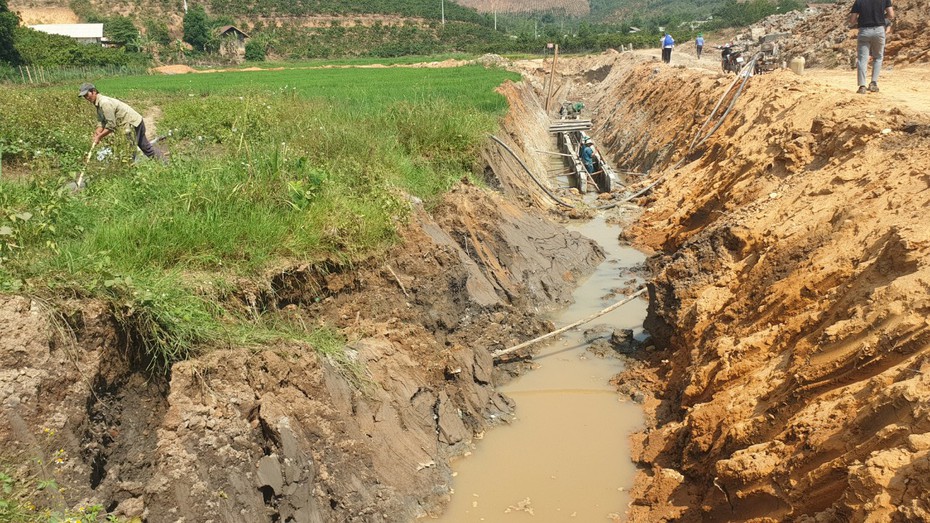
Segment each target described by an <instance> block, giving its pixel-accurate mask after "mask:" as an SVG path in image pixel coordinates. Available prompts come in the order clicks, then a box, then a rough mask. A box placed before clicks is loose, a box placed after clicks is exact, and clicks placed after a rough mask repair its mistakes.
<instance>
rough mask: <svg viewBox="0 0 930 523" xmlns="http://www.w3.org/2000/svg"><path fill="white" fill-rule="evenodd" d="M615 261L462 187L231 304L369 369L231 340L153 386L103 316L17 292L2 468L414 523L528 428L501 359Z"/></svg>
mask: <svg viewBox="0 0 930 523" xmlns="http://www.w3.org/2000/svg"><path fill="white" fill-rule="evenodd" d="M414 205H416V204H414ZM602 259H603V253H602V252H601V251H600V249H599V248H597V246H596V245H595V244H593V243H592V242H591V241H590V240H587V239H584V238H582V237H580V236H579V235H578V234H577V233H569V232H567V231H565V230H564V229H562V228H561V227H559V226H556V225H553V224H551V223H549V222H548V221H546V220H544V219H543V218H542V217H541V216H539V215H537V214H533V213H527V212H525V211H523V210H521V209H520V208H518V207H516V206H515V205H513V204H511V203H509V202H508V201H506V200H504V199H502V198H500V197H499V196H496V195H494V194H492V193H490V192H488V191H486V190H482V189H478V188H475V187H472V186H469V185H463V186H461V187H460V188H459V189H457V190H455V191H453V192H452V193H451V194H449V195H448V198H447V200H446V201H445V202H444V203H443V204H442V205H441V206H439V208H437V209H434V210H433V211H432V212H431V213H429V214H427V213H426V212H424V211H423V210H422V209H421V210H415V212H414V215H413V219H412V221H411V223H410V224H409V226H408V227H406V228H405V229H404V230H403V242H402V244H401V245H399V246H398V247H397V248H395V249H393V250H392V251H391V252H388V253H385V254H384V256H383V257H379V258H378V259H377V260H372V261H371V262H370V263H368V264H364V265H363V266H360V267H355V268H351V269H350V268H346V267H340V266H338V265H333V264H329V265H326V266H294V267H286V268H284V269H282V270H278V271H275V272H273V273H271V274H269V275H268V278H267V280H266V281H264V282H248V283H243V284H242V285H241V286H240V289H238V290H236V291H235V292H234V293H233V294H232V295H231V296H229V297H227V298H226V299H227V300H228V303H226V305H227V306H230V307H242V308H243V309H244V310H247V309H249V308H252V309H262V310H265V311H266V313H273V314H280V315H287V316H290V317H291V318H292V320H293V321H294V322H297V323H301V322H302V323H304V324H307V325H315V324H317V323H321V322H322V323H326V324H328V325H335V326H337V327H339V328H340V330H341V331H342V332H343V333H344V334H345V335H346V337H347V338H348V339H349V340H350V343H349V347H348V355H349V357H350V358H351V360H352V361H354V362H355V364H356V365H357V367H356V368H358V369H360V372H357V373H355V372H351V370H347V368H346V367H344V366H338V365H336V364H335V360H331V359H330V358H327V357H321V356H319V355H318V353H317V352H316V351H315V350H313V348H311V347H308V346H306V345H304V344H300V343H296V342H283V341H282V342H273V343H268V344H266V345H262V346H249V347H240V346H229V345H223V346H217V347H212V348H210V350H208V351H206V352H205V354H204V355H202V356H199V357H196V358H193V359H191V360H189V361H185V362H183V363H179V364H176V365H175V366H174V367H173V368H172V369H170V372H169V373H167V374H158V373H156V374H152V373H151V372H150V371H149V370H147V368H146V367H147V363H148V362H147V361H146V359H145V357H144V354H141V353H139V352H138V351H137V347H136V346H135V344H134V343H133V337H132V336H131V333H125V332H121V331H120V329H119V328H118V326H117V325H116V324H115V323H114V322H113V321H112V318H111V316H110V314H109V312H108V310H107V308H106V307H105V306H104V305H103V304H100V303H96V302H91V301H73V302H59V303H56V304H54V305H52V304H48V303H44V302H39V301H35V300H31V299H29V298H25V297H20V296H0V320H2V321H0V362H2V364H3V365H2V368H3V370H2V371H0V405H2V408H0V448H2V449H3V453H2V456H0V458H2V463H3V464H4V465H5V467H7V470H10V471H11V472H13V473H14V477H16V478H33V480H34V481H44V480H47V479H52V478H54V480H55V481H56V483H57V485H58V488H55V489H46V490H44V491H42V492H41V493H36V492H34V493H33V494H35V495H36V496H37V498H34V499H35V501H37V502H40V503H41V504H42V505H45V506H49V507H52V508H55V509H62V508H65V507H75V506H77V505H79V504H97V503H99V504H102V505H103V506H104V507H105V508H106V509H107V510H108V511H111V512H112V513H114V514H117V515H119V516H125V517H134V516H142V517H144V519H145V521H149V522H161V521H165V522H167V521H172V522H174V521H181V520H187V521H211V520H212V521H229V522H233V521H236V522H238V521H296V522H302V521H307V522H327V521H329V522H346V521H359V522H362V521H364V522H372V521H397V522H406V521H410V520H412V519H413V518H414V517H416V516H418V515H422V514H425V513H427V512H429V511H432V510H435V509H436V508H437V507H439V506H441V504H442V503H443V502H444V500H445V498H446V496H447V495H448V493H449V489H450V485H449V484H450V479H451V475H450V474H451V472H450V469H449V467H448V464H447V460H448V458H449V457H450V456H452V455H454V454H456V453H458V452H461V451H462V450H463V449H464V448H465V447H466V445H467V443H469V442H470V441H471V439H472V437H473V435H474V434H475V433H478V432H481V431H483V430H485V429H486V428H488V427H489V426H491V425H493V424H496V423H499V422H501V421H502V420H506V419H509V416H510V414H511V410H512V405H511V403H510V402H509V400H507V399H506V398H504V397H502V396H500V395H499V394H497V393H496V392H495V391H494V388H493V383H494V381H495V372H496V371H495V369H494V366H493V364H492V361H491V358H490V351H491V350H494V349H499V348H504V347H506V346H509V345H511V344H515V343H516V342H519V341H523V340H525V339H527V338H528V337H530V336H533V335H536V334H538V333H540V332H541V331H543V330H545V329H546V328H547V327H548V325H546V324H545V323H544V322H542V321H541V320H539V319H538V316H537V314H538V312H539V311H540V310H546V309H547V308H552V307H557V306H561V305H564V304H565V303H567V302H568V301H569V300H571V289H572V288H573V286H574V282H575V280H576V279H577V278H579V277H580V276H581V275H583V274H585V273H587V272H590V271H591V270H592V269H593V267H594V266H596V265H597V264H598V263H599V262H600V261H601V260H602ZM53 311H59V312H53ZM37 464H38V465H37ZM36 484H37V483H36Z"/></svg>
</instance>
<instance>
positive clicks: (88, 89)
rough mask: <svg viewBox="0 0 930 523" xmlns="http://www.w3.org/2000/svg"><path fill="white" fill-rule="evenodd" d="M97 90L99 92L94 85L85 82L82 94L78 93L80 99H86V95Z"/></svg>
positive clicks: (82, 85) (82, 86)
mask: <svg viewBox="0 0 930 523" xmlns="http://www.w3.org/2000/svg"><path fill="white" fill-rule="evenodd" d="M96 90H97V88H96V87H94V84H92V83H87V82H84V83H82V84H81V90H80V92H78V98H84V95H85V94H87V93H89V92H91V91H96Z"/></svg>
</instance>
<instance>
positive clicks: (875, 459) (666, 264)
mask: <svg viewBox="0 0 930 523" xmlns="http://www.w3.org/2000/svg"><path fill="white" fill-rule="evenodd" d="M617 64H618V65H615V66H614V67H613V68H612V70H611V72H610V74H609V75H608V76H607V77H606V79H605V80H604V81H603V83H602V84H601V87H602V89H601V90H600V94H599V95H598V99H597V102H596V105H597V106H598V107H599V108H600V115H599V116H598V118H597V120H598V122H597V123H598V126H599V130H598V131H597V132H599V133H600V134H599V136H600V137H601V143H602V144H604V143H606V145H607V146H608V147H609V149H610V150H611V151H613V152H615V153H616V157H617V161H618V162H620V163H625V164H626V165H627V166H628V167H632V168H637V169H639V170H652V172H653V173H654V176H662V177H663V180H664V181H663V183H662V184H661V185H659V186H658V188H657V189H656V190H655V191H654V193H653V194H652V195H651V196H650V197H649V199H648V201H647V202H646V204H647V209H646V211H647V212H646V213H645V214H644V215H643V217H642V219H641V220H640V222H639V224H638V226H637V227H635V228H634V229H633V230H632V231H630V232H629V237H630V238H631V239H632V240H633V241H635V242H637V243H639V244H642V245H645V246H648V247H650V248H652V249H654V250H655V251H657V253H658V254H657V256H656V257H655V258H654V259H653V267H654V269H655V270H656V277H655V280H654V282H653V284H652V288H651V295H652V296H651V307H650V314H649V318H648V320H647V328H648V329H649V330H650V331H651V332H652V334H653V336H654V338H655V344H656V347H658V348H657V349H656V351H654V352H652V353H646V354H644V355H643V359H644V363H645V365H644V367H642V368H638V369H634V370H632V371H630V372H629V373H628V375H627V376H625V377H624V379H627V380H631V379H635V380H645V381H647V382H648V381H651V382H652V383H653V390H654V393H655V398H654V399H653V400H651V401H647V407H648V409H649V411H650V413H651V416H652V417H653V423H652V425H651V426H650V427H649V428H648V429H647V430H646V431H645V432H644V433H643V434H641V435H639V436H638V437H637V438H635V439H636V441H635V442H634V443H635V445H634V447H636V448H637V449H638V450H636V456H635V458H636V459H637V460H638V461H639V462H640V464H641V465H642V466H643V468H644V472H643V473H642V474H641V476H642V477H641V478H640V479H639V480H638V481H637V486H636V489H635V492H634V498H635V499H634V504H633V505H632V507H631V509H630V516H631V520H632V521H663V520H680V521H749V520H754V521H836V520H841V521H865V520H869V521H915V520H930V495H928V492H930V322H928V320H927V317H928V313H930V299H928V295H930V292H928V291H930V264H928V260H930V228H928V227H927V226H926V213H927V208H928V207H930V176H928V174H927V171H928V169H927V167H928V165H930V117H928V115H927V113H926V112H915V111H914V110H913V109H912V108H911V106H908V105H905V104H899V103H896V102H895V101H894V99H885V98H883V97H882V96H881V94H879V95H870V96H861V95H856V94H854V93H853V91H852V89H851V88H844V89H839V88H836V87H832V86H825V85H823V84H822V83H819V82H817V81H814V80H813V79H809V78H806V77H798V76H795V75H793V74H792V73H790V72H787V71H779V72H775V73H772V74H768V75H764V76H759V77H754V78H752V79H751V81H750V82H749V84H748V86H747V88H746V90H745V91H744V92H743V94H742V97H741V98H740V99H739V100H738V102H737V103H736V104H735V106H734V109H733V111H732V112H731V113H730V115H729V118H728V119H727V120H726V121H725V123H724V124H723V126H722V127H721V128H720V129H719V131H717V132H716V133H715V134H714V135H713V136H712V137H711V138H710V139H709V140H708V141H707V142H706V143H705V144H704V145H703V146H701V147H699V148H698V149H696V150H695V151H694V152H693V153H692V154H690V155H689V156H687V157H684V154H685V152H686V151H687V149H688V145H689V143H690V142H691V140H692V138H693V137H694V136H695V134H696V133H697V129H698V128H699V127H700V126H701V124H703V123H704V121H705V119H706V118H707V115H709V114H710V112H711V110H712V108H713V106H714V105H715V104H716V102H717V101H718V99H719V97H720V96H721V95H722V94H723V92H724V91H725V89H726V87H727V86H728V85H729V83H730V81H731V79H732V77H730V78H726V77H722V76H720V75H718V74H716V73H712V72H709V71H702V70H697V69H685V68H681V67H667V66H664V65H659V64H654V63H646V64H639V65H636V64H632V63H630V64H627V65H623V62H622V61H618V62H617ZM922 67H925V66H922ZM907 71H908V69H907V68H900V67H899V68H897V69H896V70H895V74H894V75H892V76H890V77H887V78H885V79H884V80H883V82H884V83H885V84H889V85H892V84H894V83H895V79H896V78H904V77H906V76H907V74H908V72H907ZM914 71H915V73H919V74H923V72H924V69H923V68H915V69H914ZM849 74H853V73H849ZM595 136H598V134H596V135H595ZM679 161H681V164H680V167H679V168H677V169H675V168H673V167H674V166H675V165H676V164H678V163H679Z"/></svg>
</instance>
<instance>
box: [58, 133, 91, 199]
mask: <svg viewBox="0 0 930 523" xmlns="http://www.w3.org/2000/svg"><path fill="white" fill-rule="evenodd" d="M95 145H97V144H94V143H92V144H90V150H88V151H87V156H85V157H84V165H83V166H81V172H80V173H78V177H77V179H76V180H75V181H73V182H71V183H69V184H68V185H66V186H65V188H66V189H68V190H70V191H71V192H73V193H75V192H78V191H80V190H81V189H83V188H84V187H85V186H86V185H87V184H85V183H84V173H85V172H86V171H87V164H89V163H90V156H91V155H92V154H94V146H95Z"/></svg>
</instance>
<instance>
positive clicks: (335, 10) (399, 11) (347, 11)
mask: <svg viewBox="0 0 930 523" xmlns="http://www.w3.org/2000/svg"><path fill="white" fill-rule="evenodd" d="M163 2H164V3H168V4H176V3H177V2H176V1H175V0H170V1H167V0H163ZM208 9H209V11H210V12H212V13H213V14H215V15H220V14H224V15H229V16H241V15H262V16H276V15H277V16H282V15H283V16H308V15H337V16H349V15H353V14H391V15H397V16H404V17H417V18H427V19H437V20H438V19H440V18H441V17H442V12H443V10H444V11H445V18H446V20H457V21H462V22H473V23H480V22H481V21H482V20H483V19H484V18H483V17H481V16H480V15H479V14H478V12H477V11H475V10H474V9H470V8H466V7H463V6H461V5H459V4H456V3H455V2H453V1H452V0H446V1H445V2H442V1H437V0H210V1H209V6H208Z"/></svg>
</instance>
